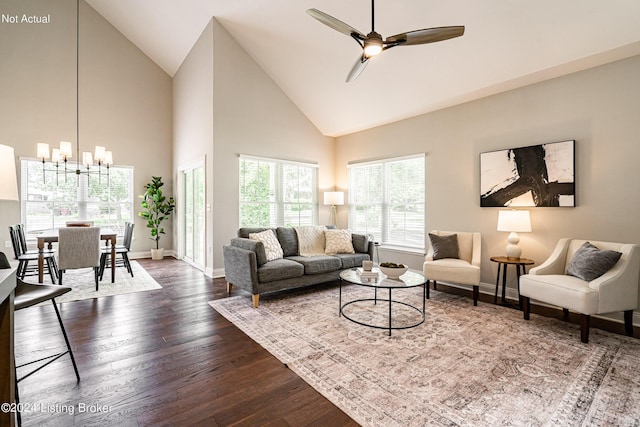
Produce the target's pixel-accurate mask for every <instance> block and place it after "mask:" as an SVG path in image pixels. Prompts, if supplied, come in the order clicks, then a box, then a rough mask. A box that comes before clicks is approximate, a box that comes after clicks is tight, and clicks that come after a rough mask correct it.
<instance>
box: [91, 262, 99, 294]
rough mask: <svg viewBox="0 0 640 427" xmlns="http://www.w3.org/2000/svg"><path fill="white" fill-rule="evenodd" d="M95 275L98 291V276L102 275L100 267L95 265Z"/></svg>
mask: <svg viewBox="0 0 640 427" xmlns="http://www.w3.org/2000/svg"><path fill="white" fill-rule="evenodd" d="M93 276H94V278H95V281H96V292H98V282H99V280H98V278H99V277H100V267H93Z"/></svg>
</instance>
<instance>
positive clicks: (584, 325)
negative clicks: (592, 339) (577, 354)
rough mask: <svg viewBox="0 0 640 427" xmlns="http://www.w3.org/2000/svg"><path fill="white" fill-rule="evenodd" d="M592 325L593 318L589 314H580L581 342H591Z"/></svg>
mask: <svg viewBox="0 0 640 427" xmlns="http://www.w3.org/2000/svg"><path fill="white" fill-rule="evenodd" d="M590 323H591V316H589V315H588V314H580V341H582V342H583V343H585V344H586V343H588V342H589V325H590Z"/></svg>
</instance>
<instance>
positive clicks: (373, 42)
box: [307, 0, 464, 82]
mask: <svg viewBox="0 0 640 427" xmlns="http://www.w3.org/2000/svg"><path fill="white" fill-rule="evenodd" d="M374 10H375V7H374V0H371V32H370V33H369V34H367V35H366V36H365V35H364V34H362V33H361V32H360V31H358V30H356V29H355V28H353V27H352V26H350V25H348V24H345V23H344V22H342V21H340V20H339V19H336V18H334V17H333V16H331V15H327V14H326V13H324V12H321V11H319V10H318V9H308V10H307V13H308V14H309V15H311V16H313V17H314V18H316V19H317V20H318V21H320V22H322V23H323V24H325V25H326V26H328V27H331V28H333V29H334V30H336V31H339V32H341V33H342V34H346V35H347V36H350V37H351V38H353V39H354V40H355V41H356V43H358V45H359V46H360V47H361V48H362V55H360V57H359V58H358V59H357V60H356V63H355V64H353V68H351V71H350V72H349V74H348V75H347V80H346V81H347V82H352V81H354V80H355V79H356V78H358V76H359V75H360V73H362V71H363V70H364V69H365V67H366V66H367V62H368V61H369V59H370V58H371V57H373V56H375V55H377V54H379V53H380V52H382V51H383V50H387V49H391V48H392V47H395V46H411V45H415V44H425V43H433V42H439V41H442V40H447V39H452V38H454V37H460V36H461V35H463V34H464V26H452V27H435V28H426V29H424V30H415V31H408V32H406V33H400V34H396V35H395V36H391V37H387V38H386V40H382V36H381V35H380V34H378V33H376V31H375V25H374V24H375V21H374Z"/></svg>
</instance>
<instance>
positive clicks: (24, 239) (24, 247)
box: [14, 224, 58, 278]
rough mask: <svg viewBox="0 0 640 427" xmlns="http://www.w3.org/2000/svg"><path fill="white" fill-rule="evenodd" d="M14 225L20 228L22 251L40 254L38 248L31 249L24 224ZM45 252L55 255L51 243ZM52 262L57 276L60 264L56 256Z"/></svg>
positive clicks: (28, 253)
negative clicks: (57, 262)
mask: <svg viewBox="0 0 640 427" xmlns="http://www.w3.org/2000/svg"><path fill="white" fill-rule="evenodd" d="M14 227H15V228H17V229H18V237H19V240H20V247H21V248H22V253H23V254H27V255H32V254H38V249H29V247H28V246H27V237H26V236H25V233H24V224H16V225H15V226H14ZM44 253H48V254H51V255H55V251H54V250H53V249H51V244H50V245H49V249H44ZM51 263H52V264H53V271H54V273H55V275H56V278H57V277H58V265H57V264H56V257H55V256H53V257H52V258H51Z"/></svg>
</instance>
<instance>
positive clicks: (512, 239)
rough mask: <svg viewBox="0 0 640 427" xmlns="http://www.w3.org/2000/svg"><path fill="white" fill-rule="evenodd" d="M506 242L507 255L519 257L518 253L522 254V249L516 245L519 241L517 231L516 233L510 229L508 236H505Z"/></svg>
mask: <svg viewBox="0 0 640 427" xmlns="http://www.w3.org/2000/svg"><path fill="white" fill-rule="evenodd" d="M507 242H509V244H508V245H507V248H506V251H507V257H508V258H520V255H522V249H520V246H518V243H519V242H520V237H519V236H518V233H516V232H515V231H512V232H511V233H510V234H509V237H507Z"/></svg>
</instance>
